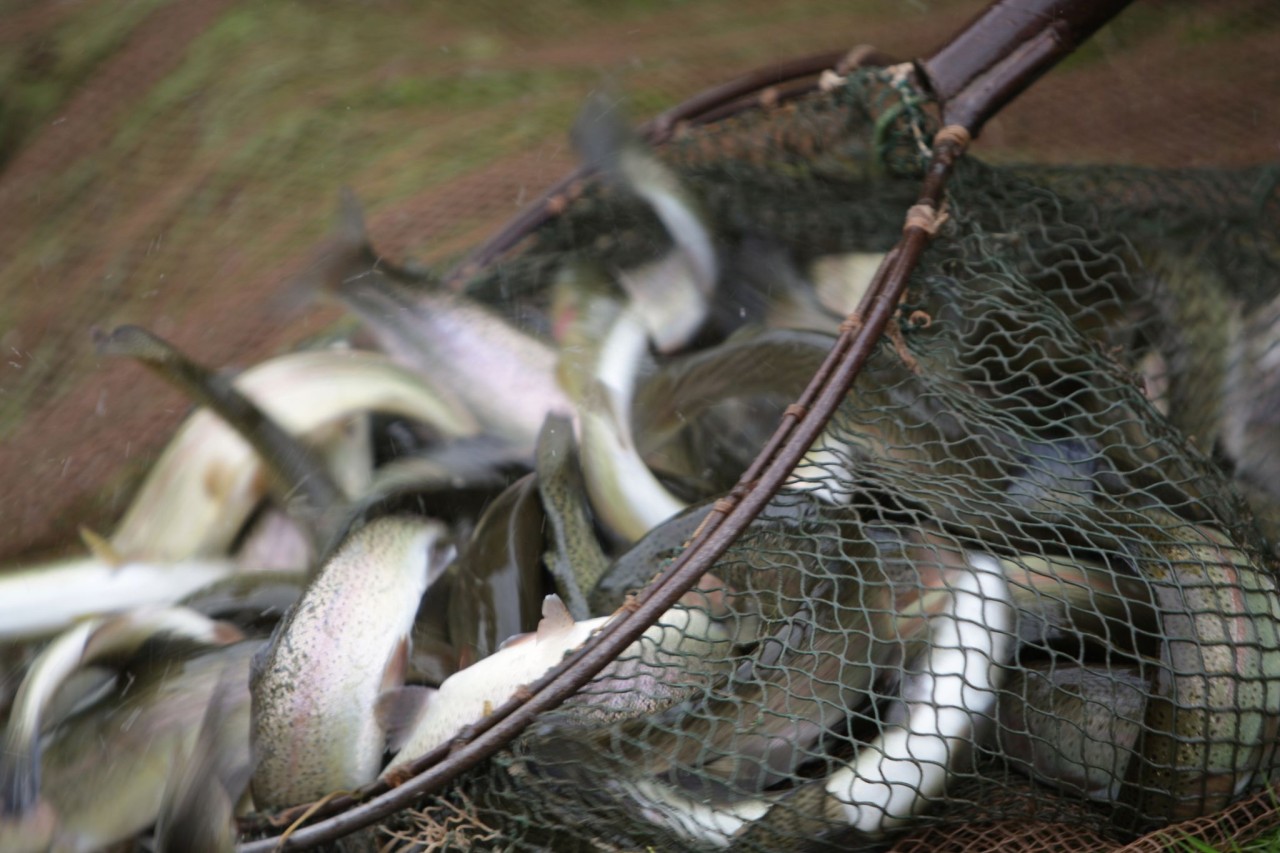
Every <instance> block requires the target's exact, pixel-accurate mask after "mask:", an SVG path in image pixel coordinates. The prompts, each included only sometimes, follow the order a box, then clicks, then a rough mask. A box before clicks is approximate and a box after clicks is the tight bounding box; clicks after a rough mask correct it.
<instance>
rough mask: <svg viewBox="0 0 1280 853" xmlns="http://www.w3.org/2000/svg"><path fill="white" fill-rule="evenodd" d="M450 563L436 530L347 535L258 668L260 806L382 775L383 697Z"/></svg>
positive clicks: (381, 527) (373, 527)
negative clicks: (427, 594)
mask: <svg viewBox="0 0 1280 853" xmlns="http://www.w3.org/2000/svg"><path fill="white" fill-rule="evenodd" d="M451 558H452V547H451V546H450V545H449V544H448V540H447V532H446V530H445V528H444V526H443V525H441V524H439V523H437V522H433V521H428V520H424V519H410V518H398V517H385V518H380V519H377V520H375V521H372V522H370V523H369V524H367V525H366V526H364V527H362V528H360V529H359V530H357V531H356V532H355V533H353V534H350V535H349V536H348V537H347V538H346V540H345V541H344V542H343V543H342V545H341V546H340V547H339V548H338V550H337V551H336V552H335V553H334V555H333V556H332V557H331V558H330V559H329V560H328V562H326V563H325V565H324V566H323V567H322V568H321V569H320V573H319V575H318V576H317V577H316V579H315V581H314V582H313V583H312V585H311V587H310V588H308V590H307V591H306V593H305V594H304V595H303V597H302V599H301V600H300V601H299V602H298V603H297V604H296V605H295V606H294V607H293V609H292V610H291V611H290V612H289V614H288V615H287V616H286V617H285V620H284V621H283V622H282V623H281V624H280V626H279V627H278V628H277V630H276V634H275V635H274V636H273V637H272V640H271V643H270V645H269V646H268V647H267V648H266V649H265V651H264V653H263V655H262V657H261V660H259V661H256V662H255V667H254V676H253V683H252V691H253V722H252V725H253V743H254V750H255V760H256V768H255V770H254V774H253V780H252V789H253V796H254V801H255V802H256V803H257V805H258V806H259V807H260V808H274V807H281V806H290V805H294V804H297V803H302V802H307V801H309V800H314V799H318V798H319V797H322V796H324V795H325V794H328V793H330V792H332V791H337V790H344V789H350V788H354V787H357V786H359V785H362V784H364V783H365V782H368V781H370V780H371V779H373V778H374V777H375V776H376V775H377V773H378V767H379V765H380V764H381V760H382V753H383V751H384V748H385V745H386V740H387V733H386V731H384V729H383V728H382V726H381V725H380V724H379V723H378V721H377V720H376V719H375V715H374V709H375V705H376V703H377V701H378V698H379V695H380V694H382V693H383V692H384V691H386V690H389V689H395V688H397V687H399V686H400V685H401V684H402V683H403V677H404V676H403V674H404V671H405V666H406V658H407V654H408V642H409V634H410V631H411V629H412V627H413V619H414V616H415V614H416V613H417V611H418V606H419V599H421V597H422V594H423V592H424V591H425V590H426V589H427V587H428V586H430V584H431V583H432V581H434V580H435V579H436V578H437V577H438V576H439V575H440V574H441V573H442V572H443V571H444V570H445V568H446V566H447V565H448V562H449V560H450V559H451Z"/></svg>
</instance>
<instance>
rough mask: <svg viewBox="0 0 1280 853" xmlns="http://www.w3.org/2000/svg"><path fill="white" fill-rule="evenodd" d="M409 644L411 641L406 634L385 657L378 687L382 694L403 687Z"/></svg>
mask: <svg viewBox="0 0 1280 853" xmlns="http://www.w3.org/2000/svg"><path fill="white" fill-rule="evenodd" d="M411 644H412V640H411V639H410V637H409V635H408V634H406V635H404V636H403V637H401V638H400V641H399V642H398V643H396V645H395V648H393V649H392V650H391V654H390V655H389V656H388V657H387V663H386V666H385V667H384V668H383V670H382V684H381V685H380V687H381V689H382V692H384V693H385V692H386V691H388V690H395V689H397V688H399V687H402V686H403V685H404V677H405V673H407V672H408V671H409V652H410V650H411V649H412V645H411Z"/></svg>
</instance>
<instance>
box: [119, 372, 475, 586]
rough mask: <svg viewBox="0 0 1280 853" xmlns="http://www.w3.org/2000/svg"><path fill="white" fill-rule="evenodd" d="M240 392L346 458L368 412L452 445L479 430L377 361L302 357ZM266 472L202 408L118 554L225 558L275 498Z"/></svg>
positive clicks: (136, 510) (172, 447) (136, 508)
mask: <svg viewBox="0 0 1280 853" xmlns="http://www.w3.org/2000/svg"><path fill="white" fill-rule="evenodd" d="M232 384H233V385H234V387H235V388H236V389H238V390H239V391H240V393H241V394H243V395H244V396H245V397H247V398H248V399H250V400H252V401H254V402H255V403H256V404H257V405H258V406H260V407H261V408H262V410H263V411H264V412H265V413H266V414H267V415H268V416H269V417H271V418H272V419H273V420H275V421H276V422H278V423H279V424H280V425H281V427H283V428H284V430H285V431H286V432H288V433H289V434H290V435H294V436H298V437H299V438H302V439H305V440H307V441H308V442H311V443H313V444H314V445H316V446H319V447H325V446H332V443H334V442H335V441H336V442H337V443H338V445H339V448H338V449H337V450H336V452H339V453H340V452H341V449H340V445H341V443H342V441H343V437H344V436H345V434H346V433H345V428H344V424H345V423H346V422H347V421H348V420H349V419H350V418H352V417H353V416H359V415H360V414H361V413H364V412H387V413H391V414H397V415H401V416H403V417H405V418H409V419H411V420H415V421H419V422H422V423H426V424H429V425H430V426H431V427H432V428H433V429H434V430H436V431H438V432H439V433H440V434H441V435H442V436H444V437H446V438H455V437H464V436H469V435H474V434H475V433H476V432H477V430H478V429H479V427H478V425H477V424H476V423H475V421H474V419H472V418H471V417H470V416H469V415H468V414H467V413H465V412H462V411H460V410H457V409H454V408H452V407H451V406H449V405H448V404H447V403H445V402H444V401H442V400H441V399H440V398H439V397H438V396H436V395H434V394H433V393H432V392H431V391H429V390H428V389H427V388H426V387H425V386H424V385H423V384H422V382H421V381H419V380H418V378H417V377H416V376H415V375H413V374H412V373H411V372H409V371H407V370H405V369H404V368H401V367H398V366H396V365H394V364H392V363H391V361H390V360H389V359H388V358H387V357H386V356H383V355H380V354H377V353H369V352H358V351H352V350H315V351H309V352H299V353H292V354H289V355H283V356H280V357H278V358H273V359H270V360H268V361H265V362H263V363H261V364H258V365H256V366H254V367H252V368H249V369H248V370H246V371H245V372H244V373H242V374H240V375H239V376H237V377H236V378H235V379H234V380H233V381H232ZM326 455H328V454H326ZM370 464H372V463H370ZM263 465H264V462H263V461H262V459H261V458H260V457H259V456H258V455H257V454H256V453H255V452H254V451H253V450H252V449H251V448H250V446H249V445H248V444H247V443H246V442H245V440H244V439H243V438H242V437H241V436H240V435H239V434H238V433H237V432H236V430H235V429H233V428H232V427H230V426H228V425H227V424H226V423H225V422H224V421H222V420H221V419H220V418H219V417H218V416H217V415H215V414H213V413H212V412H210V411H208V410H204V409H201V410H197V411H196V412H194V413H193V414H192V415H191V417H189V418H188V419H187V420H186V422H185V423H183V425H182V426H181V427H180V428H179V429H178V432H177V433H176V434H175V435H174V437H173V438H172V439H171V440H170V442H169V444H168V446H167V447H166V448H165V450H164V452H163V453H162V454H161V456H160V458H159V459H158V460H157V461H156V463H155V464H154V465H153V466H152V468H151V470H150V472H149V473H148V474H147V477H146V479H145V480H144V482H143V484H142V486H141V487H140V488H139V490H138V492H137V494H136V495H135V497H134V499H133V501H132V503H131V504H130V506H129V508H128V510H127V511H126V512H125V514H124V517H123V518H122V519H121V521H120V523H119V525H118V526H117V528H116V530H115V532H114V533H113V534H112V536H111V544H112V546H113V547H114V548H115V549H116V550H117V551H119V552H120V553H121V554H122V555H124V556H125V557H126V558H128V559H133V560H144V561H145V560H154V561H158V562H177V561H181V560H185V559H189V558H192V557H209V556H218V555H225V554H226V553H227V551H228V550H229V549H230V547H231V545H232V543H233V542H234V541H235V539H236V536H237V535H238V534H239V533H240V531H241V529H242V528H243V527H244V524H245V522H246V520H247V519H248V518H249V516H250V515H251V513H252V512H253V510H254V509H255V508H256V507H257V506H258V505H259V504H260V503H261V502H262V500H263V499H264V498H265V497H266V496H267V489H266V488H265V474H264V468H263Z"/></svg>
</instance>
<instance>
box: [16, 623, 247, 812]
mask: <svg viewBox="0 0 1280 853" xmlns="http://www.w3.org/2000/svg"><path fill="white" fill-rule="evenodd" d="M241 637H242V635H241V634H240V632H239V630H237V629H236V628H235V627H234V626H232V625H230V624H228V623H225V622H215V621H213V620H211V619H208V618H206V617H204V616H201V615H200V614H198V613H196V612H194V611H192V610H188V609H186V608H176V607H166V608H152V609H140V610H133V611H130V612H128V613H124V614H121V615H118V616H109V617H97V618H92V619H87V620H85V621H82V622H80V623H78V624H76V625H75V626H74V627H72V628H71V629H70V630H69V631H67V632H66V633H63V634H61V635H59V636H58V637H57V638H56V639H54V640H53V641H52V642H51V643H50V644H49V645H47V646H46V647H45V648H44V649H43V650H41V652H40V654H39V655H37V656H36V658H35V660H33V661H32V663H31V666H30V667H29V668H28V670H27V673H26V675H25V676H24V678H23V680H22V685H21V686H20V687H19V688H18V693H17V695H16V696H15V698H14V703H13V707H12V709H11V711H10V714H9V720H8V724H7V725H6V727H5V731H4V749H3V752H2V753H0V815H9V816H19V817H20V816H22V815H25V814H28V813H29V812H30V811H31V810H32V809H33V808H34V807H35V806H36V803H37V799H38V797H39V794H40V791H41V790H42V785H41V780H40V768H41V758H40V736H41V733H42V731H43V730H44V728H45V727H46V725H47V724H48V722H49V721H48V720H47V713H48V711H49V709H50V706H51V705H52V704H53V702H54V699H55V697H56V696H57V694H58V691H59V689H60V688H61V687H62V686H63V685H64V684H65V683H66V682H67V680H68V679H69V678H70V677H71V676H72V674H74V673H76V672H78V671H80V670H83V669H85V668H87V667H90V666H94V665H99V664H103V663H109V662H112V661H126V662H127V661H128V660H129V659H130V658H131V657H132V656H133V655H134V654H135V653H136V652H137V651H138V650H139V649H140V648H141V647H142V645H143V644H144V643H148V642H155V641H166V642H174V641H181V642H186V643H190V644H194V645H196V646H215V645H226V644H228V643H232V642H235V641H237V640H239V639H241Z"/></svg>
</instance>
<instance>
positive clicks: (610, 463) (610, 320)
mask: <svg viewBox="0 0 1280 853" xmlns="http://www.w3.org/2000/svg"><path fill="white" fill-rule="evenodd" d="M554 290H555V301H556V303H557V304H558V307H557V309H556V311H557V313H563V314H565V315H568V316H570V317H571V320H570V321H569V322H568V323H567V324H566V325H565V327H564V329H563V333H562V340H561V357H560V363H559V366H558V368H557V373H558V375H559V377H560V381H561V384H562V385H563V387H564V388H565V390H566V392H567V393H568V394H569V396H570V398H571V399H572V400H573V401H574V403H575V405H576V407H577V413H578V424H579V430H580V434H581V446H580V448H579V453H580V456H581V460H582V474H583V479H584V481H585V482H586V486H587V494H588V496H589V497H590V499H591V507H592V509H593V510H594V512H595V514H596V517H597V518H599V519H600V521H601V523H603V524H604V525H605V526H606V527H607V528H608V529H609V530H610V531H611V532H612V533H614V534H615V535H616V536H618V537H619V538H620V539H622V540H624V541H627V542H634V541H635V540H637V539H639V538H640V537H641V536H643V535H644V534H645V533H646V532H648V531H649V529H650V528H652V527H653V526H654V525H656V524H658V523H660V522H662V521H665V520H666V519H667V518H670V517H671V516H672V515H674V514H675V513H677V512H679V511H680V510H681V509H683V508H684V506H685V504H684V502H683V501H681V500H680V499H679V498H677V497H676V496H675V495H673V494H671V492H670V491H669V490H668V489H667V488H666V486H664V485H663V484H662V483H661V482H659V481H658V479H657V477H655V476H654V474H653V472H652V471H650V470H649V468H648V467H647V466H646V465H645V463H644V460H643V459H641V458H640V454H639V452H638V450H637V449H636V445H635V440H634V438H633V436H632V430H631V411H632V408H631V406H632V395H633V393H634V389H635V384H636V377H637V374H638V373H639V372H640V370H641V369H642V366H643V364H644V363H645V361H646V360H647V358H648V350H649V344H648V337H647V333H646V331H645V326H644V323H643V322H642V321H641V319H640V318H639V317H638V316H637V315H636V314H635V312H633V311H632V310H630V309H629V308H628V307H627V306H625V305H623V304H621V303H620V302H619V301H618V300H617V298H616V297H615V296H613V295H611V294H610V293H608V290H607V282H606V281H605V280H604V279H603V278H602V277H601V274H600V273H599V271H598V270H594V269H591V268H588V267H587V266H586V265H582V264H579V265H576V266H573V267H566V268H565V269H563V270H562V271H561V275H560V277H559V278H558V279H557V281H556V283H555V285H554Z"/></svg>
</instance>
